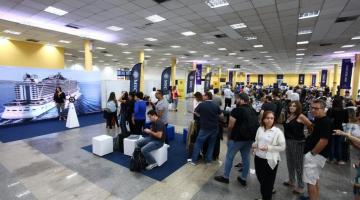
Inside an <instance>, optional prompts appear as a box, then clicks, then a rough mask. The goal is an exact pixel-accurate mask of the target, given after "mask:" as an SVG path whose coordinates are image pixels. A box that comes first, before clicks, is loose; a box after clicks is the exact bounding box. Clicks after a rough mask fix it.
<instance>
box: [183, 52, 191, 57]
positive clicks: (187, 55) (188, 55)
mask: <svg viewBox="0 0 360 200" xmlns="http://www.w3.org/2000/svg"><path fill="white" fill-rule="evenodd" d="M184 56H186V57H190V56H192V55H191V54H187V53H185V54H184Z"/></svg>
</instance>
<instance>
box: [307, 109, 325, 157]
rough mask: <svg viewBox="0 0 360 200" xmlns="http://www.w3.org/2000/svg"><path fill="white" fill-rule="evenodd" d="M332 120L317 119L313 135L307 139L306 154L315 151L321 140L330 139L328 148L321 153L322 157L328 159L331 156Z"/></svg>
mask: <svg viewBox="0 0 360 200" xmlns="http://www.w3.org/2000/svg"><path fill="white" fill-rule="evenodd" d="M331 127H332V126H331V120H330V119H329V118H328V117H326V116H325V117H322V118H316V119H315V122H314V130H313V133H312V134H310V135H309V137H307V138H306V144H305V150H304V153H305V154H306V153H307V152H309V151H311V150H313V148H314V147H315V146H316V144H317V143H318V142H319V140H320V139H321V138H323V139H328V144H327V145H326V147H325V148H324V149H323V150H322V151H321V152H320V153H319V154H320V155H322V156H324V157H325V158H327V157H328V156H329V151H330V138H331V135H332V129H331Z"/></svg>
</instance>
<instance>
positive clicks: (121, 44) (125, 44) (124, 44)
mask: <svg viewBox="0 0 360 200" xmlns="http://www.w3.org/2000/svg"><path fill="white" fill-rule="evenodd" d="M118 45H120V46H127V45H129V44H127V43H121V42H120V43H118Z"/></svg>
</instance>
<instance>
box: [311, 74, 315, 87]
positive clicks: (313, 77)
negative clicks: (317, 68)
mask: <svg viewBox="0 0 360 200" xmlns="http://www.w3.org/2000/svg"><path fill="white" fill-rule="evenodd" d="M311 86H316V74H313V75H311Z"/></svg>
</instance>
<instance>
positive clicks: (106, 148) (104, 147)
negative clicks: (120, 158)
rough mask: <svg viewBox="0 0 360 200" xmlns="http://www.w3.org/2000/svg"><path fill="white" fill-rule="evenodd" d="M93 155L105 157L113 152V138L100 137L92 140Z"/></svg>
mask: <svg viewBox="0 0 360 200" xmlns="http://www.w3.org/2000/svg"><path fill="white" fill-rule="evenodd" d="M92 152H93V154H96V155H99V156H103V155H105V154H108V153H112V152H113V138H112V137H110V136H108V135H100V136H96V137H93V138H92Z"/></svg>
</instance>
